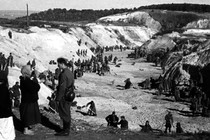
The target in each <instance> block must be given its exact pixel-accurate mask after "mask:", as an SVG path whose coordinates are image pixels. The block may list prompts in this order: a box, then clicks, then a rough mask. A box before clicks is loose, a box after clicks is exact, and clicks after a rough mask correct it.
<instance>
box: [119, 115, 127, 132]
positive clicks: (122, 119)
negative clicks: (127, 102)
mask: <svg viewBox="0 0 210 140" xmlns="http://www.w3.org/2000/svg"><path fill="white" fill-rule="evenodd" d="M119 124H120V125H121V126H120V128H121V129H122V130H127V129H128V121H127V120H126V119H125V116H121V120H120V122H119V123H118V125H119Z"/></svg>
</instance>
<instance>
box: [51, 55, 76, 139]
mask: <svg viewBox="0 0 210 140" xmlns="http://www.w3.org/2000/svg"><path fill="white" fill-rule="evenodd" d="M57 62H58V67H59V68H60V69H61V70H62V72H61V73H60V74H59V77H58V80H59V81H58V87H57V93H56V99H55V100H56V102H57V104H58V113H59V116H60V118H61V120H62V121H63V130H62V131H61V132H59V133H56V134H55V136H68V135H69V131H70V124H71V114H70V113H71V112H70V104H71V103H70V102H68V101H66V100H65V92H66V90H67V88H74V75H73V73H72V72H71V71H70V70H69V69H68V67H67V66H68V63H67V61H66V59H65V58H58V59H57Z"/></svg>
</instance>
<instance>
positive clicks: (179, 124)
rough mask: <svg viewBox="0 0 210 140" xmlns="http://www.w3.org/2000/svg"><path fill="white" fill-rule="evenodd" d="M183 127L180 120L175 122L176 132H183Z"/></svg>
mask: <svg viewBox="0 0 210 140" xmlns="http://www.w3.org/2000/svg"><path fill="white" fill-rule="evenodd" d="M183 132H184V131H183V129H182V127H181V123H180V122H177V124H176V133H183Z"/></svg>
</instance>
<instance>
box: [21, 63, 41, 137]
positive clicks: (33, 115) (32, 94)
mask: <svg viewBox="0 0 210 140" xmlns="http://www.w3.org/2000/svg"><path fill="white" fill-rule="evenodd" d="M21 73H22V76H20V90H21V104H20V118H21V121H22V123H23V125H24V132H23V133H24V134H25V135H33V134H34V132H33V131H31V130H29V128H30V126H31V125H34V124H37V123H40V122H41V116H40V112H39V106H38V91H39V89H40V85H39V84H38V82H36V80H35V79H32V77H31V73H32V71H31V66H29V65H26V66H23V67H22V69H21Z"/></svg>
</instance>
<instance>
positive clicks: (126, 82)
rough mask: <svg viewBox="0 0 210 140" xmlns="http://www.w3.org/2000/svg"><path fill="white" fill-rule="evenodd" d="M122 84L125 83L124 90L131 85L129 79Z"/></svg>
mask: <svg viewBox="0 0 210 140" xmlns="http://www.w3.org/2000/svg"><path fill="white" fill-rule="evenodd" d="M124 82H125V89H129V88H131V86H132V83H131V81H130V78H128V79H126V80H125V81H124Z"/></svg>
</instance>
